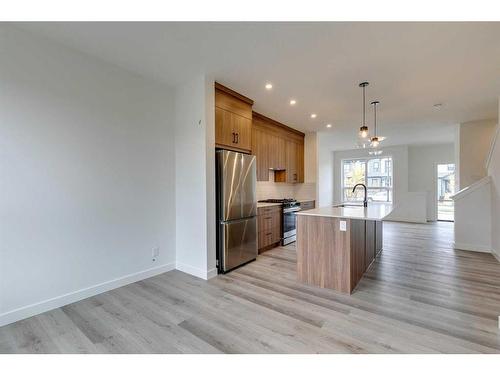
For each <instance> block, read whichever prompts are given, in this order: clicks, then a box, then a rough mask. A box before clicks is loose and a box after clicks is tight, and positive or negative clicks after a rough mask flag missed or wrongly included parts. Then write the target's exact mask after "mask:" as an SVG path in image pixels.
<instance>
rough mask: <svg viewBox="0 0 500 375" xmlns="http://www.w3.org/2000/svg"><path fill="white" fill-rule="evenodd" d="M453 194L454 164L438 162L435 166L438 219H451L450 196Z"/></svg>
mask: <svg viewBox="0 0 500 375" xmlns="http://www.w3.org/2000/svg"><path fill="white" fill-rule="evenodd" d="M453 194H455V164H438V166H437V199H438V220H443V221H453V220H454V218H455V215H454V211H455V210H454V204H453V200H452V199H451V198H450V197H451V196H452V195H453Z"/></svg>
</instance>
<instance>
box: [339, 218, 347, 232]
mask: <svg viewBox="0 0 500 375" xmlns="http://www.w3.org/2000/svg"><path fill="white" fill-rule="evenodd" d="M340 230H341V231H342V232H345V231H347V222H346V221H345V220H340Z"/></svg>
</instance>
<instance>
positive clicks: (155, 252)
mask: <svg viewBox="0 0 500 375" xmlns="http://www.w3.org/2000/svg"><path fill="white" fill-rule="evenodd" d="M151 256H152V258H153V262H154V261H155V260H156V258H158V257H159V256H160V248H159V247H155V248H154V249H153V251H152V253H151Z"/></svg>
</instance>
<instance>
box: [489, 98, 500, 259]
mask: <svg viewBox="0 0 500 375" xmlns="http://www.w3.org/2000/svg"><path fill="white" fill-rule="evenodd" d="M498 107H499V113H498V118H499V120H500V98H499V100H498ZM499 132H500V130H499V125H497V128H496V132H495V139H496V141H495V143H494V148H493V152H492V154H491V158H490V164H489V166H488V175H489V176H491V179H492V187H491V227H492V229H493V230H492V236H491V245H492V248H493V249H492V250H493V252H494V254H495V255H496V257H497V259H498V260H500V230H498V228H500V139H499V138H500V135H499Z"/></svg>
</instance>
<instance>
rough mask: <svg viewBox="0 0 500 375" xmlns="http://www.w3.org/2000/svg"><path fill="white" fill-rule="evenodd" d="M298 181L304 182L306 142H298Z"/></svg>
mask: <svg viewBox="0 0 500 375" xmlns="http://www.w3.org/2000/svg"><path fill="white" fill-rule="evenodd" d="M296 169H297V182H304V143H298V144H297V168H296Z"/></svg>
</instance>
